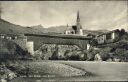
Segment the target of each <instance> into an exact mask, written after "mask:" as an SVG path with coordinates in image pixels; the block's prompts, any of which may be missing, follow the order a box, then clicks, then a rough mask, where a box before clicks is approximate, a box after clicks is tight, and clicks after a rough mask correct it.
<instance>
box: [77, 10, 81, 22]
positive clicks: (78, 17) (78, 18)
mask: <svg viewBox="0 0 128 82" xmlns="http://www.w3.org/2000/svg"><path fill="white" fill-rule="evenodd" d="M77 22H80V16H79V11H77Z"/></svg>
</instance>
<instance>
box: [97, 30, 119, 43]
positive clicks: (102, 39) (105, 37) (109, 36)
mask: <svg viewBox="0 0 128 82" xmlns="http://www.w3.org/2000/svg"><path fill="white" fill-rule="evenodd" d="M96 39H97V42H98V44H104V43H110V42H114V41H117V40H118V39H119V30H113V31H109V32H107V33H103V34H101V35H98V36H96Z"/></svg>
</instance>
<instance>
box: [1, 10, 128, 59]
mask: <svg viewBox="0 0 128 82" xmlns="http://www.w3.org/2000/svg"><path fill="white" fill-rule="evenodd" d="M0 25H1V27H4V28H0V29H1V31H0V33H1V34H0V38H1V39H6V40H8V41H13V42H14V43H16V44H17V45H19V46H20V47H21V49H23V50H24V51H26V54H29V55H31V56H33V57H35V58H36V59H45V60H48V59H51V60H59V59H61V60H89V61H90V60H91V61H94V60H98V61H106V60H111V61H127V60H128V56H127V55H125V54H126V53H125V54H124V53H123V54H124V55H123V54H119V53H116V50H118V49H119V50H123V51H124V50H126V52H127V47H123V46H127V40H128V37H127V36H128V34H127V32H126V31H125V30H124V29H121V30H119V29H115V30H112V31H107V32H100V31H92V32H91V31H90V32H88V31H85V30H83V29H82V25H81V23H80V16H79V12H77V17H76V25H73V26H68V25H67V26H66V28H67V29H65V30H64V31H63V33H53V32H50V31H49V32H48V30H47V32H46V29H45V30H44V28H42V27H41V25H39V26H37V28H35V27H33V28H31V27H22V26H19V25H15V24H12V23H9V22H7V21H5V20H3V19H0ZM85 32H86V33H85ZM113 44H114V45H113ZM107 45H111V46H107ZM112 45H113V46H112ZM121 45H122V47H121V48H120V47H119V46H121ZM72 46H77V47H78V50H77V49H75V50H74V49H72V48H71V49H70V47H72ZM65 47H69V48H65ZM52 49H53V50H52ZM102 51H103V52H102ZM105 52H106V53H105ZM2 53H3V52H2ZM4 53H6V51H5V52H4ZM21 53H22V52H21ZM24 54H25V53H24ZM105 54H108V55H105ZM110 54H111V55H110ZM104 55H105V58H104ZM102 56H103V58H102ZM120 56H121V57H120ZM81 57H83V58H81ZM28 59H29V58H28Z"/></svg>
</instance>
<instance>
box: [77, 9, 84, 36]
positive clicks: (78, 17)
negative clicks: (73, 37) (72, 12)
mask: <svg viewBox="0 0 128 82" xmlns="http://www.w3.org/2000/svg"><path fill="white" fill-rule="evenodd" d="M76 27H77V30H76V34H80V35H83V30H82V26H81V24H80V16H79V11H78V12H77V19H76Z"/></svg>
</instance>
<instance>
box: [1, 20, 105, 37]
mask: <svg viewBox="0 0 128 82" xmlns="http://www.w3.org/2000/svg"><path fill="white" fill-rule="evenodd" d="M66 29H67V26H66V25H61V26H53V27H49V28H44V27H43V26H42V25H35V26H29V27H25V26H20V25H15V24H13V23H10V22H8V21H5V20H3V19H0V33H7V34H8V33H12V34H19V33H23V34H24V33H28V34H42V33H64V32H65V30H66ZM83 32H84V34H85V35H87V34H94V35H97V34H100V33H103V32H107V30H97V31H92V30H84V31H83Z"/></svg>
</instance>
